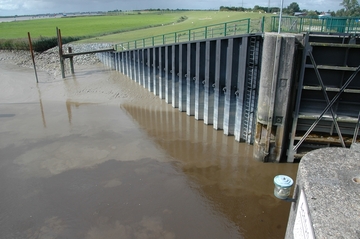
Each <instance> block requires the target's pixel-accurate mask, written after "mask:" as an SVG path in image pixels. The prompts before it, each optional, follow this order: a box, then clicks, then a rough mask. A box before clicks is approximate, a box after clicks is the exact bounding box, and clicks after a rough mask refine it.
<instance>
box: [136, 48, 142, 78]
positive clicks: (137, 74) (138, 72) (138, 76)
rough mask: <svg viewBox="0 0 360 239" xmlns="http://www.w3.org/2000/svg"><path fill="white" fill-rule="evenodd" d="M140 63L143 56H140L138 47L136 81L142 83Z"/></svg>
mask: <svg viewBox="0 0 360 239" xmlns="http://www.w3.org/2000/svg"><path fill="white" fill-rule="evenodd" d="M140 64H141V57H140V50H139V49H137V50H135V73H136V74H135V81H136V82H137V83H138V84H139V85H140V84H141V82H140V78H141V74H140V69H141V67H140Z"/></svg>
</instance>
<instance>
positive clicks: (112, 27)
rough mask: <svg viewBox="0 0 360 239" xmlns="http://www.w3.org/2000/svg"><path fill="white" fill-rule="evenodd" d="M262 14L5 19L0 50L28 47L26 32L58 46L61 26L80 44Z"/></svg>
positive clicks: (66, 39)
mask: <svg viewBox="0 0 360 239" xmlns="http://www.w3.org/2000/svg"><path fill="white" fill-rule="evenodd" d="M262 16H263V14H258V13H239V12H219V11H187V12H182V11H179V12H177V11H175V12H165V13H161V14H160V13H152V14H134V15H126V14H122V15H115V16H91V17H71V18H47V19H37V20H28V21H16V22H2V23H0V49H11V48H13V49H22V48H25V49H26V48H27V47H28V46H27V45H28V43H27V32H30V34H31V37H32V38H33V39H34V42H35V44H37V43H39V44H45V45H46V44H49V45H54V44H55V45H56V30H55V29H56V27H59V28H60V29H61V33H62V36H63V40H64V43H66V42H70V41H77V40H81V41H79V42H81V43H96V42H110V43H119V42H124V41H130V40H135V39H139V38H145V37H149V36H156V35H161V34H165V33H170V32H175V31H180V30H185V29H189V28H196V27H201V26H207V25H212V24H217V23H222V22H228V21H233V20H239V19H244V18H251V19H260V18H261V17H262ZM184 17H185V18H184Z"/></svg>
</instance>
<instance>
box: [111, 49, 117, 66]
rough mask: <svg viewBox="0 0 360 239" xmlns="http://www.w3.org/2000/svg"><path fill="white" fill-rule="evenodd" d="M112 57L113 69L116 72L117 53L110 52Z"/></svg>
mask: <svg viewBox="0 0 360 239" xmlns="http://www.w3.org/2000/svg"><path fill="white" fill-rule="evenodd" d="M110 55H111V69H112V70H116V59H115V53H114V52H110Z"/></svg>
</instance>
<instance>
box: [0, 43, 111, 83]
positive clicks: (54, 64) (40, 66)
mask: <svg viewBox="0 0 360 239" xmlns="http://www.w3.org/2000/svg"><path fill="white" fill-rule="evenodd" d="M69 47H71V48H72V52H73V53H75V52H87V51H94V50H100V49H108V48H112V45H111V44H108V43H92V44H65V45H63V51H64V53H67V51H68V48H69ZM73 59H74V65H75V69H76V65H93V64H98V63H100V61H99V59H98V58H97V57H96V56H95V54H86V55H79V56H75V57H74V58H73ZM0 61H6V62H8V63H11V64H16V65H19V66H23V67H29V68H33V63H32V59H31V54H30V52H29V51H5V50H0ZM35 64H36V69H37V70H43V71H46V72H48V73H49V74H50V75H53V76H54V77H57V76H59V75H61V69H60V58H59V48H58V47H54V48H52V49H49V50H47V51H45V52H43V53H35ZM65 70H66V74H69V72H70V67H69V60H68V59H66V60H65Z"/></svg>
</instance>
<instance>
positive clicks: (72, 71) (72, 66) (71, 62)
mask: <svg viewBox="0 0 360 239" xmlns="http://www.w3.org/2000/svg"><path fill="white" fill-rule="evenodd" d="M68 53H72V48H71V47H69V48H68ZM73 58H74V57H73V56H71V57H69V59H70V69H71V74H74V73H75V72H74V60H73Z"/></svg>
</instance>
